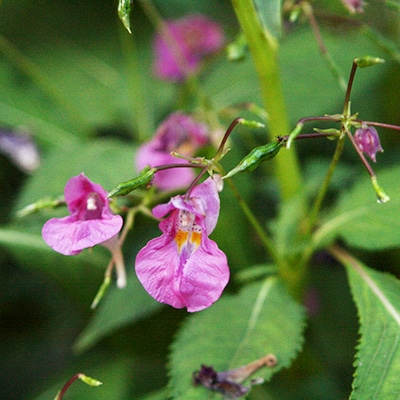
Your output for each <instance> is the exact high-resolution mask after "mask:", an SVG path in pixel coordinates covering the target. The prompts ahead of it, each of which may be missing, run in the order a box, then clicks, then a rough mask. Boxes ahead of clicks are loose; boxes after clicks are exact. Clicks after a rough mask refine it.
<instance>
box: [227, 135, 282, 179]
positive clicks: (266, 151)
mask: <svg viewBox="0 0 400 400" xmlns="http://www.w3.org/2000/svg"><path fill="white" fill-rule="evenodd" d="M282 146H283V140H275V141H273V142H270V143H267V144H264V145H262V146H258V147H255V148H254V149H253V150H252V151H251V152H250V153H249V154H248V155H247V156H246V157H244V158H243V160H242V161H240V163H239V164H238V165H237V166H236V167H235V168H233V169H232V170H231V171H229V172H228V174H226V175H225V176H224V177H223V179H226V178H231V177H232V176H234V175H236V174H238V173H239V172H242V171H250V172H251V171H253V170H255V169H256V168H257V167H258V166H259V165H260V164H261V163H262V162H263V161H265V160H269V159H270V158H274V157H275V156H276V155H277V154H278V153H279V150H280V149H281V147H282Z"/></svg>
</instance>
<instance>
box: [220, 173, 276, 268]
mask: <svg viewBox="0 0 400 400" xmlns="http://www.w3.org/2000/svg"><path fill="white" fill-rule="evenodd" d="M227 181H228V184H229V186H230V188H231V190H232V192H233V194H234V196H235V197H236V200H237V201H238V203H239V205H240V207H241V208H242V210H243V212H244V214H245V216H246V218H247V220H248V221H249V222H250V225H251V226H252V227H253V229H254V230H255V231H256V232H257V234H258V236H259V238H260V240H261V242H262V243H263V245H264V247H265V249H266V250H267V252H268V254H269V255H270V257H271V258H272V260H273V261H274V262H275V263H276V264H277V265H278V254H277V252H276V250H275V247H274V244H273V242H272V240H271V238H270V237H269V236H268V235H267V233H266V232H265V230H264V228H263V227H262V226H261V224H260V223H259V222H258V219H257V218H256V216H255V215H254V214H253V211H251V209H250V207H249V206H248V205H247V203H246V201H245V200H244V198H243V197H242V195H241V194H240V191H239V190H238V189H237V187H236V186H235V185H234V183H233V182H232V179H228V180H227Z"/></svg>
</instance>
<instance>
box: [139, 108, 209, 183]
mask: <svg viewBox="0 0 400 400" xmlns="http://www.w3.org/2000/svg"><path fill="white" fill-rule="evenodd" d="M207 143H208V128H207V126H206V125H204V124H201V123H199V122H196V121H195V120H193V119H192V118H191V117H190V116H188V115H186V114H184V113H182V112H176V113H173V114H171V115H170V116H169V117H168V118H167V119H166V120H165V121H164V122H163V123H162V124H161V125H160V126H159V127H158V129H157V131H156V133H155V135H154V137H153V139H152V140H151V141H150V142H147V143H145V144H143V145H142V146H141V147H140V148H139V150H138V152H137V154H136V168H137V169H138V170H139V171H140V170H142V169H143V168H144V167H146V166H150V167H156V166H160V165H166V164H183V163H187V161H186V160H184V159H181V158H176V157H173V156H172V155H171V151H175V152H177V153H179V154H183V155H185V156H188V157H191V156H193V155H194V154H195V152H196V150H197V149H198V148H199V147H201V146H204V145H205V144H207ZM193 179H194V173H193V171H192V169H191V168H179V169H177V168H176V169H169V170H164V171H160V172H157V174H156V175H155V177H154V179H153V184H154V185H155V186H156V187H157V188H159V189H161V190H174V189H178V188H182V187H185V186H188V185H189V184H190V182H192V180H193Z"/></svg>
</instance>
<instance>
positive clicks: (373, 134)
mask: <svg viewBox="0 0 400 400" xmlns="http://www.w3.org/2000/svg"><path fill="white" fill-rule="evenodd" d="M354 141H355V143H356V145H357V147H358V149H359V150H360V151H361V152H363V153H366V154H368V156H369V158H370V159H371V160H372V161H373V162H376V153H377V152H378V151H383V149H382V146H381V142H380V140H379V135H378V132H377V130H376V129H375V128H374V127H373V126H363V127H361V128H358V129H357V130H356V132H355V133H354Z"/></svg>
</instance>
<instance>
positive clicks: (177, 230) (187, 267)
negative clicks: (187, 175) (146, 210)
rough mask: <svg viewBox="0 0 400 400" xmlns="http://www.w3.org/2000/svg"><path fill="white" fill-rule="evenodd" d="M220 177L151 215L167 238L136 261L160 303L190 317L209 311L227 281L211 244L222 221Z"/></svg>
mask: <svg viewBox="0 0 400 400" xmlns="http://www.w3.org/2000/svg"><path fill="white" fill-rule="evenodd" d="M221 184H222V182H221V180H220V177H219V176H218V175H216V176H214V178H208V179H207V180H206V181H204V182H203V183H201V184H200V185H198V186H196V187H195V188H194V189H193V190H192V192H191V196H190V198H189V199H187V198H186V197H185V196H175V197H172V198H171V200H170V201H169V203H167V204H160V205H158V206H156V207H154V209H153V214H154V216H155V217H157V218H161V217H163V216H165V215H167V214H169V215H168V217H167V218H166V219H164V220H163V221H161V222H160V225H159V227H160V229H161V231H162V232H163V234H162V235H161V236H160V237H158V238H155V239H152V240H150V241H149V243H147V245H146V246H145V247H144V248H143V249H141V250H140V251H139V253H138V255H137V257H136V273H137V276H138V278H139V280H140V282H141V283H142V285H143V286H144V288H145V289H146V290H147V292H148V293H149V294H150V295H151V296H153V297H154V298H155V299H156V300H157V301H160V302H162V303H166V304H169V305H171V306H173V307H175V308H183V307H186V308H187V310H188V311H189V312H194V311H200V310H203V309H204V308H207V307H209V306H211V305H212V304H213V303H214V302H215V301H216V300H218V298H219V297H220V296H221V293H222V291H223V290H224V288H225V286H226V284H227V283H228V280H229V267H228V264H227V259H226V256H225V254H224V253H223V252H222V251H221V250H220V249H219V248H218V246H217V244H216V243H215V242H214V241H212V240H211V239H209V238H208V235H210V234H211V232H212V231H213V230H214V228H215V226H216V223H217V219H218V215H219V196H218V189H219V186H220V185H221Z"/></svg>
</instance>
